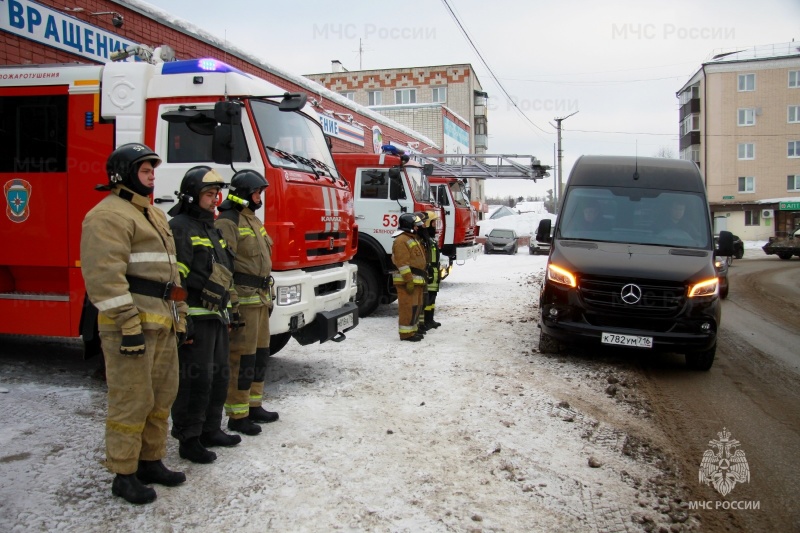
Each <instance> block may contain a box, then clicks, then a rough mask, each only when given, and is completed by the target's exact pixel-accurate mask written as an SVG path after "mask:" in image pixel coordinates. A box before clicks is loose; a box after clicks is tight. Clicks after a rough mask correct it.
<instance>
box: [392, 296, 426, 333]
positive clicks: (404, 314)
mask: <svg viewBox="0 0 800 533" xmlns="http://www.w3.org/2000/svg"><path fill="white" fill-rule="evenodd" d="M395 288H396V289H397V306H398V308H399V314H398V317H397V329H398V331H399V333H400V338H401V339H407V338H409V337H413V336H414V335H415V334H416V333H417V323H418V322H419V316H420V313H421V312H422V285H415V286H414V292H412V293H411V294H409V293H408V291H406V287H405V285H396V286H395Z"/></svg>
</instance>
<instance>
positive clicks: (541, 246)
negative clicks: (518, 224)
mask: <svg viewBox="0 0 800 533" xmlns="http://www.w3.org/2000/svg"><path fill="white" fill-rule="evenodd" d="M555 229H556V227H555V225H554V226H553V227H552V228H551V229H550V241H552V240H553V230H555ZM528 253H530V254H531V255H537V254H541V255H547V254H549V253H550V243H549V242H539V241H537V240H536V235H531V240H530V242H528Z"/></svg>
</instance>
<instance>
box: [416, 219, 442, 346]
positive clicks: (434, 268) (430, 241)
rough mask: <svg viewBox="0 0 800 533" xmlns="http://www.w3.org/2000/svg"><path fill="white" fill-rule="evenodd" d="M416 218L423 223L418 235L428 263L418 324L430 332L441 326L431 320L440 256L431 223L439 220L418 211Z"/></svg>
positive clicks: (437, 288) (439, 323)
mask: <svg viewBox="0 0 800 533" xmlns="http://www.w3.org/2000/svg"><path fill="white" fill-rule="evenodd" d="M417 216H418V217H419V218H420V219H421V220H422V223H423V227H422V228H421V229H420V230H419V234H420V237H421V238H422V241H423V242H424V243H425V253H426V258H427V262H428V265H427V267H426V270H427V273H428V276H427V282H428V285H427V290H426V291H425V302H424V312H423V313H421V314H420V324H422V325H424V327H425V329H426V330H431V329H436V328H438V327H439V326H441V325H442V324H441V322H436V321H435V320H434V319H433V314H434V311H436V295H437V294H439V260H440V258H441V256H442V252H441V250H439V245H438V244H437V243H436V228H435V227H434V226H433V221H434V220H436V219H437V218H439V215H438V214H437V213H436V212H435V211H420V212H419V213H417Z"/></svg>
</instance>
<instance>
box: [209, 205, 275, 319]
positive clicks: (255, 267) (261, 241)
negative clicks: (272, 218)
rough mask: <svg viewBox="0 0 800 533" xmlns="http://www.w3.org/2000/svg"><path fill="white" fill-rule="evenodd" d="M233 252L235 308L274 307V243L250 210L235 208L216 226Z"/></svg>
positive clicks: (222, 215) (216, 223)
mask: <svg viewBox="0 0 800 533" xmlns="http://www.w3.org/2000/svg"><path fill="white" fill-rule="evenodd" d="M214 225H215V226H216V227H217V229H219V230H220V232H221V233H222V237H223V238H224V239H225V242H226V243H227V244H228V248H229V249H230V250H231V251H232V252H233V256H234V262H233V270H234V274H233V287H232V288H231V302H232V303H233V304H234V305H235V304H236V303H237V302H238V304H239V305H261V306H264V305H266V306H270V307H271V306H272V293H271V291H272V276H271V275H270V274H271V273H272V239H271V238H270V236H269V235H268V234H267V230H266V229H264V224H262V222H261V221H260V220H259V219H258V217H256V214H255V213H254V212H253V211H252V210H251V209H250V208H248V207H240V206H234V207H233V208H231V209H226V210H224V211H221V212H220V215H219V217H218V218H217V221H216V222H215V223H214Z"/></svg>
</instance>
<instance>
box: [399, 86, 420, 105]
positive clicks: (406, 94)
mask: <svg viewBox="0 0 800 533" xmlns="http://www.w3.org/2000/svg"><path fill="white" fill-rule="evenodd" d="M394 103H395V104H416V103H417V90H416V89H395V91H394Z"/></svg>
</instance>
